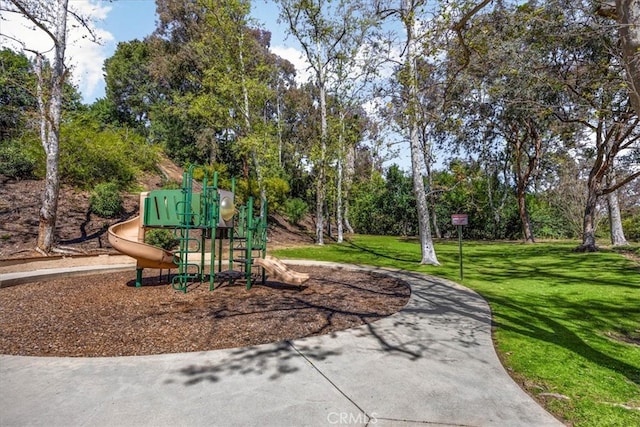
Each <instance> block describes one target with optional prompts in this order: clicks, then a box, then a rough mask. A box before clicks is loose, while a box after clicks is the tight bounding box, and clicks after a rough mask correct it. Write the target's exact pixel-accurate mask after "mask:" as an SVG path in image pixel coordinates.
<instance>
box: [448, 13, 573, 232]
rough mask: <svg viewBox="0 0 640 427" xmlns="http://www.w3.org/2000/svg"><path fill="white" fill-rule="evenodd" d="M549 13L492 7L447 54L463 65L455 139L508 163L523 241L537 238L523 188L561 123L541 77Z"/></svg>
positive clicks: (455, 111)
mask: <svg viewBox="0 0 640 427" xmlns="http://www.w3.org/2000/svg"><path fill="white" fill-rule="evenodd" d="M547 19H553V17H549V16H544V17H541V16H539V11H538V10H537V9H536V8H535V7H534V6H531V5H523V6H518V7H515V8H510V7H507V6H503V7H496V8H494V9H493V10H492V11H490V12H487V13H481V14H478V15H476V16H475V17H474V19H473V20H472V21H471V22H470V24H469V25H470V30H469V31H467V34H466V36H465V38H466V40H465V43H466V47H465V48H463V47H460V46H459V44H458V46H457V47H456V48H454V50H456V51H457V52H463V53H464V55H463V56H458V57H456V56H455V55H452V56H451V57H452V60H454V61H456V62H463V63H464V65H465V67H464V68H463V69H462V70H461V71H460V69H458V68H456V66H455V65H454V66H453V67H452V69H453V70H454V71H455V74H456V76H457V82H456V84H455V88H454V89H453V90H452V91H451V92H452V93H453V94H454V96H455V97H456V98H457V99H458V101H457V102H452V103H451V108H450V111H452V113H453V116H452V117H453V118H454V119H455V120H453V121H452V122H453V123H455V124H456V125H457V128H458V131H459V132H458V133H457V136H456V137H457V139H458V140H459V142H460V143H462V144H463V146H464V148H465V150H466V151H467V152H469V153H477V154H478V155H480V156H481V157H486V156H487V155H489V156H490V157H493V158H496V157H499V158H502V159H503V160H504V161H506V162H508V165H509V169H510V171H511V176H512V179H513V183H514V186H515V193H516V200H517V203H518V213H519V216H520V221H521V224H522V235H523V239H524V241H525V242H533V241H534V240H535V239H534V232H533V229H532V227H531V224H530V219H529V213H528V209H527V194H528V192H529V191H530V186H531V185H532V183H533V182H534V179H535V178H536V177H537V176H538V175H539V174H540V167H541V165H542V163H541V161H542V159H543V158H544V156H545V154H546V153H547V152H549V151H551V150H554V149H556V147H557V146H559V145H560V144H561V142H562V141H561V138H560V135H561V134H562V128H563V127H564V126H563V125H562V123H560V122H559V121H558V120H557V119H556V118H555V117H554V115H553V111H552V110H551V109H550V108H548V105H550V104H553V103H555V102H557V99H556V98H557V96H558V94H557V91H556V90H555V88H554V86H553V85H552V84H551V82H550V81H548V80H545V79H541V78H540V76H539V74H540V70H543V69H544V68H545V67H546V66H547V50H546V49H545V47H546V46H547V45H548V44H550V43H553V40H552V39H551V38H550V37H549V35H548V34H547V32H546V31H547V28H546V27H545V25H544V23H545V22H547ZM465 49H466V50H465Z"/></svg>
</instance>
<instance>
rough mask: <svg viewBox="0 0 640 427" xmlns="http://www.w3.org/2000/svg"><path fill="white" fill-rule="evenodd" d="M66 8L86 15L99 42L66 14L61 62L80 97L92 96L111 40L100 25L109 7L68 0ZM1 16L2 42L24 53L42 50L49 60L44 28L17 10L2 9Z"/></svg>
mask: <svg viewBox="0 0 640 427" xmlns="http://www.w3.org/2000/svg"><path fill="white" fill-rule="evenodd" d="M70 8H72V10H73V11H74V12H75V13H77V14H78V15H80V16H85V17H88V18H89V20H90V22H89V26H90V28H91V29H92V31H93V33H94V34H95V35H96V36H98V39H99V41H100V44H98V43H95V42H93V41H92V40H91V37H90V36H89V32H88V31H87V29H86V28H84V27H83V26H81V25H79V24H78V22H77V21H76V20H75V19H74V18H73V17H71V16H70V15H69V17H68V20H67V48H66V52H65V63H66V65H67V66H68V67H70V68H71V70H72V82H73V83H74V84H75V85H77V86H78V88H79V89H80V92H81V93H82V96H83V99H85V100H93V99H94V98H95V94H94V91H95V90H96V86H97V85H98V84H99V82H100V81H101V80H102V64H103V62H104V60H105V59H106V57H107V54H106V51H107V48H106V46H105V44H106V43H109V42H112V41H113V40H114V37H113V35H112V34H111V33H110V32H108V31H106V30H105V29H103V28H101V27H100V24H101V21H102V20H103V19H105V18H106V16H107V14H108V13H109V11H110V10H111V7H110V6H105V5H104V2H100V1H99V0H75V1H73V2H70ZM2 18H3V20H2V21H0V22H1V23H0V25H1V28H0V33H1V34H2V35H4V37H3V38H2V45H3V46H7V47H10V48H11V49H14V50H16V51H19V52H24V53H25V54H26V55H27V56H33V55H32V54H31V53H30V52H28V51H25V49H29V50H34V51H37V52H42V53H44V54H45V56H47V57H48V58H49V60H51V59H52V55H53V42H52V41H51V39H50V38H49V37H48V36H47V35H46V34H45V33H44V31H42V30H40V29H38V28H36V27H34V25H33V24H32V23H31V22H30V21H28V20H27V19H26V18H24V17H23V16H22V15H20V14H17V13H5V14H3V17H2Z"/></svg>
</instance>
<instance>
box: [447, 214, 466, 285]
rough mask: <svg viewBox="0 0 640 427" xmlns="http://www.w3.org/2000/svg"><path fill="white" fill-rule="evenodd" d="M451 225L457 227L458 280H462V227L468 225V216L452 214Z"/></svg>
mask: <svg viewBox="0 0 640 427" xmlns="http://www.w3.org/2000/svg"><path fill="white" fill-rule="evenodd" d="M451 224H453V225H455V226H456V227H458V247H459V252H460V280H462V279H463V278H464V273H463V269H462V226H463V225H469V215H467V214H453V215H451Z"/></svg>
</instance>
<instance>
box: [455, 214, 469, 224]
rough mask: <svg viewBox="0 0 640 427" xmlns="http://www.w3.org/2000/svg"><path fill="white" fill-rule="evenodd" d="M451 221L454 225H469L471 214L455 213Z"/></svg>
mask: <svg viewBox="0 0 640 427" xmlns="http://www.w3.org/2000/svg"><path fill="white" fill-rule="evenodd" d="M451 223H452V224H453V225H468V224H469V216H468V215H467V214H453V215H451Z"/></svg>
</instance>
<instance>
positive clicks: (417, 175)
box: [405, 11, 440, 265]
mask: <svg viewBox="0 0 640 427" xmlns="http://www.w3.org/2000/svg"><path fill="white" fill-rule="evenodd" d="M406 13H407V16H406V17H405V25H406V29H407V57H406V60H405V66H406V67H407V71H408V75H409V82H408V88H407V89H408V93H409V102H408V105H407V112H408V118H409V145H410V147H411V172H412V175H413V193H414V196H415V198H416V205H417V211H418V230H419V234H420V250H421V252H422V259H421V260H420V264H431V265H440V263H439V262H438V258H437V257H436V250H435V247H434V246H433V239H432V237H431V227H430V226H429V206H428V205H427V196H426V195H425V188H424V181H423V177H422V168H421V165H422V164H424V156H423V151H422V147H421V145H420V138H419V135H418V118H417V113H416V112H417V105H416V104H417V91H418V84H417V77H416V67H415V63H414V61H415V46H414V45H415V37H414V31H415V28H414V26H415V18H413V17H412V15H411V11H406ZM409 15H411V16H409Z"/></svg>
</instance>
